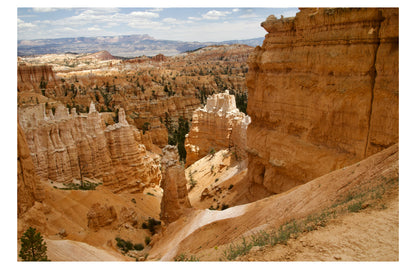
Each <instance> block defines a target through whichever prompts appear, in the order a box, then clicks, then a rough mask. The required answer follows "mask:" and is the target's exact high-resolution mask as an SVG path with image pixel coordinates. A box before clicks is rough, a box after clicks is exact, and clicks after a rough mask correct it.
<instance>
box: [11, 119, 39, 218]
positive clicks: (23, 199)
mask: <svg viewBox="0 0 416 269" xmlns="http://www.w3.org/2000/svg"><path fill="white" fill-rule="evenodd" d="M39 183H40V182H39V178H38V177H37V175H36V173H35V167H34V166H33V161H32V158H31V157H30V152H29V147H28V145H27V142H26V138H25V134H24V133H23V130H22V128H21V127H20V125H19V124H17V214H18V216H20V215H21V214H22V213H24V212H26V211H27V210H28V209H29V208H30V207H32V206H33V205H34V203H35V201H41V200H42V199H43V198H44V193H43V190H42V188H41V186H40V184H39Z"/></svg>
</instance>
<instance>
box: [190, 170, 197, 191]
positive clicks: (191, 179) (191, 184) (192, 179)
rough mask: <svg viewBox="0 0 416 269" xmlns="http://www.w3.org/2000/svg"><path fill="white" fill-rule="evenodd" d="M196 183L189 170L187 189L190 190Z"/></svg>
mask: <svg viewBox="0 0 416 269" xmlns="http://www.w3.org/2000/svg"><path fill="white" fill-rule="evenodd" d="M197 183H198V182H197V181H196V180H195V179H194V177H193V176H192V174H191V171H189V186H190V187H189V190H192V189H193V188H194V187H195V186H196V184H197Z"/></svg>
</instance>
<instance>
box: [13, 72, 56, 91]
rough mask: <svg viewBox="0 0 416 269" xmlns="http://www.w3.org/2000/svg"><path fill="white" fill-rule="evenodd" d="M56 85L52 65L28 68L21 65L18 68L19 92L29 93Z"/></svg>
mask: <svg viewBox="0 0 416 269" xmlns="http://www.w3.org/2000/svg"><path fill="white" fill-rule="evenodd" d="M41 83H42V88H46V87H48V86H49V87H51V86H52V85H56V78H55V73H54V72H53V71H52V66H50V65H39V66H28V65H19V66H18V67H17V84H18V89H19V91H29V90H33V89H35V91H36V90H37V91H39V93H40V90H39V89H40V86H41Z"/></svg>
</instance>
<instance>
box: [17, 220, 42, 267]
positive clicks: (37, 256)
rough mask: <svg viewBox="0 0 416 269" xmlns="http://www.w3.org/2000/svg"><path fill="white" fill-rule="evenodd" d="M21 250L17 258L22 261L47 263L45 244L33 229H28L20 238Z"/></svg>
mask: <svg viewBox="0 0 416 269" xmlns="http://www.w3.org/2000/svg"><path fill="white" fill-rule="evenodd" d="M20 241H21V248H20V252H19V257H20V258H22V260H23V261H48V256H47V255H46V249H47V248H46V243H45V242H43V237H42V235H41V234H40V233H38V232H36V229H35V228H32V227H29V229H27V230H26V232H25V233H24V234H23V236H22V237H21V238H20Z"/></svg>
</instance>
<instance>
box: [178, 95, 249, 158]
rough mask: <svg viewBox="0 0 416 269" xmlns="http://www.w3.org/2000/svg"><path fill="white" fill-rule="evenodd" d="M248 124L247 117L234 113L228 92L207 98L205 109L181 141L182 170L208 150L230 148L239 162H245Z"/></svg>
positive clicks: (195, 114)
mask: <svg viewBox="0 0 416 269" xmlns="http://www.w3.org/2000/svg"><path fill="white" fill-rule="evenodd" d="M249 124H250V117H249V116H246V115H245V114H244V113H243V112H240V111H239V110H238V108H237V107H236V104H235V97H234V95H230V94H228V91H225V93H218V94H214V95H212V96H210V97H208V98H207V104H206V105H205V107H204V108H199V109H197V110H195V111H194V114H193V116H192V128H191V130H190V132H189V134H188V135H187V136H186V140H185V149H186V166H189V165H191V164H193V163H194V162H196V161H197V160H199V159H201V158H203V157H205V156H206V155H207V154H208V153H210V152H211V151H212V150H215V151H218V150H220V149H224V148H230V149H231V148H233V150H234V151H235V152H236V154H237V156H238V157H239V158H241V159H245V158H246V157H247V155H246V150H245V148H246V141H247V137H246V130H247V126H248V125H249Z"/></svg>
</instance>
